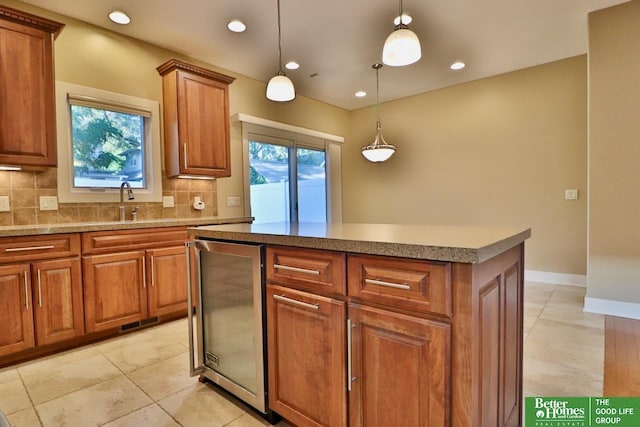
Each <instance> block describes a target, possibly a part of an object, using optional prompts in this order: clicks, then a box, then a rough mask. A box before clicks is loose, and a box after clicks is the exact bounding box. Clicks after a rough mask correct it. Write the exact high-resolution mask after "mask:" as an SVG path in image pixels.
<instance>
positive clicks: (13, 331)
mask: <svg viewBox="0 0 640 427" xmlns="http://www.w3.org/2000/svg"><path fill="white" fill-rule="evenodd" d="M32 310H33V304H32V302H31V283H30V282H29V264H19V265H9V266H5V267H0V325H2V327H0V356H5V355H7V354H11V353H16V352H18V351H22V350H26V349H29V348H33V347H35V340H34V334H33V311H32Z"/></svg>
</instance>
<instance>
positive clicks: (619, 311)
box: [583, 297, 640, 319]
mask: <svg viewBox="0 0 640 427" xmlns="http://www.w3.org/2000/svg"><path fill="white" fill-rule="evenodd" d="M583 311H586V312H588V313H598V314H606V315H608V316H616V317H628V318H629V319H640V304H637V303H633V302H624V301H614V300H608V299H601V298H591V297H585V298H584V308H583Z"/></svg>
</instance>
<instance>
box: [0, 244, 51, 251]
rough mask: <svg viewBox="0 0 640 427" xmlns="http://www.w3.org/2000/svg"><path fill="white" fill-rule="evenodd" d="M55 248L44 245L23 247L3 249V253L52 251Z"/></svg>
mask: <svg viewBox="0 0 640 427" xmlns="http://www.w3.org/2000/svg"><path fill="white" fill-rule="evenodd" d="M53 248H55V246H53V245H46V246H25V247H24V248H5V250H4V251H5V252H21V251H39V250H42V249H53Z"/></svg>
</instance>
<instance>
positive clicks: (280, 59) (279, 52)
mask: <svg viewBox="0 0 640 427" xmlns="http://www.w3.org/2000/svg"><path fill="white" fill-rule="evenodd" d="M280 73H282V37H281V34H280V0H278V74H280Z"/></svg>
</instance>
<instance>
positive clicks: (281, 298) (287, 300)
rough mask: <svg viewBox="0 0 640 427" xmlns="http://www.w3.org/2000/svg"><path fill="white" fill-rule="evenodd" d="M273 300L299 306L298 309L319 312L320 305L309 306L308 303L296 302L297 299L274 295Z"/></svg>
mask: <svg viewBox="0 0 640 427" xmlns="http://www.w3.org/2000/svg"><path fill="white" fill-rule="evenodd" d="M273 299H277V300H278V301H282V302H286V303H289V304H293V305H299V306H300V307H304V308H310V309H312V310H319V309H320V304H309V303H308V302H302V301H298V300H297V299H293V298H289V297H286V296H284V295H274V296H273Z"/></svg>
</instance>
